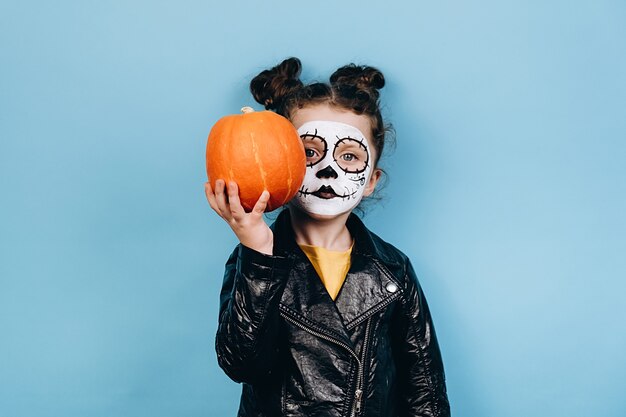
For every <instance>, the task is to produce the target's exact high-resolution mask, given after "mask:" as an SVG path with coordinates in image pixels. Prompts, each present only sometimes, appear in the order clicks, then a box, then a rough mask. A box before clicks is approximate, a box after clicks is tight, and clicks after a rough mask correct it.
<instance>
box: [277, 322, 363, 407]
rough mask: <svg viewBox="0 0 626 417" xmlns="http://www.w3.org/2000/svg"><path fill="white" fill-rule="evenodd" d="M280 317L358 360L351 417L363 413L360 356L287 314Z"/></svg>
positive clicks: (343, 344)
mask: <svg viewBox="0 0 626 417" xmlns="http://www.w3.org/2000/svg"><path fill="white" fill-rule="evenodd" d="M280 315H281V317H282V318H284V319H285V320H287V321H288V322H290V323H292V324H293V325H295V326H296V327H299V328H300V329H302V330H304V331H306V332H309V333H311V334H312V335H314V336H317V337H319V338H322V339H324V340H327V341H329V342H332V343H334V344H336V345H339V346H341V347H342V348H344V349H345V350H347V351H348V352H350V354H351V355H352V356H353V357H354V359H356V362H357V364H358V373H357V389H356V391H355V392H354V406H353V407H352V413H351V414H350V416H351V417H354V416H355V415H356V413H358V412H360V411H361V399H362V396H363V386H362V385H363V362H362V361H361V359H360V358H359V355H357V354H356V352H355V351H354V350H352V348H351V347H350V346H348V345H346V344H345V343H343V342H342V341H340V340H337V339H334V338H332V337H330V336H327V335H325V334H324V333H320V332H318V331H315V330H313V329H311V328H309V327H307V326H305V325H304V324H302V323H300V322H298V321H296V320H295V319H293V318H291V317H289V316H288V315H286V314H285V313H283V312H282V311H281V312H280ZM369 323H370V322H369V321H368V322H367V328H366V330H365V342H364V345H363V352H365V349H366V345H367V337H368V333H369Z"/></svg>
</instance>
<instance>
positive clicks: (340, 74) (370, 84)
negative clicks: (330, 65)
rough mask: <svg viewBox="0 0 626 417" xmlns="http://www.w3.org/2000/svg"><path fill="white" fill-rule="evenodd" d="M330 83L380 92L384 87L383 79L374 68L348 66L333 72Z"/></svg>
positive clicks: (380, 73)
mask: <svg viewBox="0 0 626 417" xmlns="http://www.w3.org/2000/svg"><path fill="white" fill-rule="evenodd" d="M330 83H331V84H348V85H354V86H355V87H357V88H358V89H360V90H372V89H373V90H380V89H381V88H383V87H384V86H385V77H384V76H383V73H382V72H380V71H379V70H377V69H376V68H373V67H365V66H359V65H355V64H349V65H346V66H343V67H341V68H339V69H338V70H337V71H335V72H334V73H333V75H331V76H330Z"/></svg>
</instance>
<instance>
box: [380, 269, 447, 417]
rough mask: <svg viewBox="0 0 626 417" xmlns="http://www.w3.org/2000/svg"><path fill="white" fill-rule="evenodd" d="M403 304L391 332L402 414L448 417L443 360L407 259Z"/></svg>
mask: <svg viewBox="0 0 626 417" xmlns="http://www.w3.org/2000/svg"><path fill="white" fill-rule="evenodd" d="M403 284H404V285H403V296H402V297H401V300H402V301H401V305H399V306H397V307H398V308H396V310H395V313H394V315H395V316H394V318H393V320H392V326H391V332H392V340H393V349H394V355H395V360H396V369H397V375H398V381H397V382H398V384H397V387H398V393H399V400H400V401H399V405H400V407H399V411H400V412H399V414H398V415H399V416H402V417H408V416H412V417H417V416H419V417H448V416H450V404H449V402H448V395H447V393H446V384H445V374H444V369H443V361H442V358H441V353H440V351H439V345H438V343H437V336H436V334H435V328H434V327H433V322H432V318H431V316H430V311H429V309H428V304H427V302H426V298H425V297H424V293H423V292H422V288H421V287H420V284H419V282H418V280H417V276H416V275H415V271H414V270H413V267H412V266H411V263H410V261H407V267H406V276H405V281H404V283H403Z"/></svg>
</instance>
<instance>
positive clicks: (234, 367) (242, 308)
mask: <svg viewBox="0 0 626 417" xmlns="http://www.w3.org/2000/svg"><path fill="white" fill-rule="evenodd" d="M289 262H290V261H289V259H288V258H286V257H281V256H270V255H265V254H262V253H260V252H257V251H255V250H253V249H250V248H248V247H246V246H243V245H238V246H237V248H236V249H235V251H234V252H233V253H232V255H231V256H230V258H229V259H228V261H227V263H226V271H225V272H224V282H223V284H222V290H221V294H220V311H219V324H218V329H217V335H216V338H215V349H216V352H217V360H218V363H219V365H220V367H221V368H222V369H223V370H224V372H225V373H226V375H228V376H229V377H230V378H231V379H232V380H234V381H235V382H247V383H254V382H255V381H262V380H264V379H265V376H266V375H267V374H268V373H269V372H270V371H271V368H272V365H273V364H274V361H275V359H276V353H277V346H278V341H277V337H278V336H277V335H278V327H279V312H278V303H279V301H280V298H281V295H282V293H283V290H284V288H285V283H286V282H287V276H288V273H289Z"/></svg>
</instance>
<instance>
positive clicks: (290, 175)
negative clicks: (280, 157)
mask: <svg viewBox="0 0 626 417" xmlns="http://www.w3.org/2000/svg"><path fill="white" fill-rule="evenodd" d="M298 139H299V138H298ZM280 143H281V145H283V149H284V150H285V155H289V146H287V143H286V142H285V141H280ZM285 166H286V167H287V172H288V173H289V178H288V179H287V194H285V197H283V202H282V203H280V205H281V206H282V205H283V204H285V203H286V202H287V201H288V199H289V196H290V195H291V184H292V183H293V178H292V174H291V164H290V163H289V161H288V160H287V163H286V164H285Z"/></svg>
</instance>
